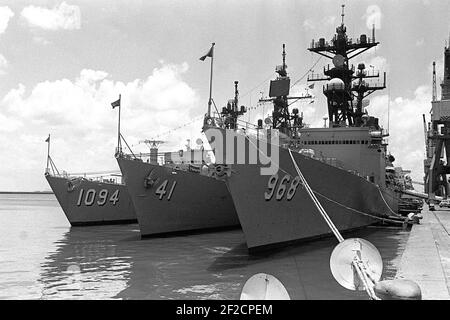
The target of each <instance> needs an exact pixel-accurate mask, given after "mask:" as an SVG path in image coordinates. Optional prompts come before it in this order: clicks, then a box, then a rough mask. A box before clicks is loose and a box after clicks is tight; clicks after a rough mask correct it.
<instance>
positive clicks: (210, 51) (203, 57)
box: [200, 44, 214, 61]
mask: <svg viewBox="0 0 450 320" xmlns="http://www.w3.org/2000/svg"><path fill="white" fill-rule="evenodd" d="M213 51H214V44H213V45H212V46H211V48H210V49H209V51H208V53H207V54H205V55H204V56H202V57H201V58H200V60H202V61H205V59H206V58H207V57H211V58H212V56H213Z"/></svg>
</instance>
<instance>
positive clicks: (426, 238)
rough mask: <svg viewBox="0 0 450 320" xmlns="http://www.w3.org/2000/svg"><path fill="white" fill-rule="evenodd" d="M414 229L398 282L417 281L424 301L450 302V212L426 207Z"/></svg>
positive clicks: (437, 207) (402, 261) (407, 245)
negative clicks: (400, 280) (402, 280)
mask: <svg viewBox="0 0 450 320" xmlns="http://www.w3.org/2000/svg"><path fill="white" fill-rule="evenodd" d="M422 215H423V219H422V220H421V223H420V224H416V225H413V227H412V230H411V233H410V235H409V239H408V242H407V244H406V248H405V251H404V252H403V256H402V259H401V263H400V267H399V270H398V272H397V276H396V278H405V279H410V280H413V281H415V282H416V283H417V284H418V285H419V286H420V288H421V290H422V299H423V300H450V234H449V231H450V209H444V208H440V207H439V206H436V211H434V212H433V211H429V210H428V206H427V205H425V206H424V208H423V211H422Z"/></svg>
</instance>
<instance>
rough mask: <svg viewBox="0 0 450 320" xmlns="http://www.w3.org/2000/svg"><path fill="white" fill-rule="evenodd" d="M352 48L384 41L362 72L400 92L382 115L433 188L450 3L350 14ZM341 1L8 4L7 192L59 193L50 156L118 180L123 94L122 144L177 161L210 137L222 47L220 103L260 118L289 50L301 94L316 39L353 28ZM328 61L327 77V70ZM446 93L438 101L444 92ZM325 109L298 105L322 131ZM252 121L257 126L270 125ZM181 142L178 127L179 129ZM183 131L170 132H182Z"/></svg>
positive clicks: (374, 103)
mask: <svg viewBox="0 0 450 320" xmlns="http://www.w3.org/2000/svg"><path fill="white" fill-rule="evenodd" d="M341 2H342V3H345V4H346V16H345V23H346V25H347V32H348V34H349V36H350V37H354V38H356V37H358V36H359V35H360V34H362V33H366V34H370V33H371V27H372V24H373V23H374V24H375V25H376V37H377V40H378V41H380V42H381V45H379V46H378V47H377V48H376V49H372V50H371V51H369V52H367V53H365V54H363V55H361V56H360V57H359V58H360V59H356V60H355V61H354V63H358V62H360V61H364V62H365V63H366V64H367V65H373V66H374V67H376V68H379V69H381V70H385V71H387V79H388V88H389V89H386V90H384V91H381V92H378V93H376V94H374V95H373V96H372V99H371V103H370V106H369V107H368V110H369V113H371V114H372V115H375V116H379V117H380V118H381V122H382V124H383V125H384V127H385V128H387V126H388V121H387V114H388V113H387V110H388V105H389V107H390V123H389V129H390V133H391V137H390V138H389V143H390V146H389V149H390V151H391V152H392V153H393V155H394V156H395V157H396V159H397V161H396V165H401V166H403V167H404V168H409V169H412V170H413V174H412V175H413V178H414V179H415V180H421V179H422V176H423V173H422V172H423V167H422V161H423V155H424V137H423V127H422V118H421V115H422V113H426V114H427V115H428V112H429V110H430V99H431V64H432V62H433V61H436V62H437V67H438V81H439V78H441V77H442V63H443V58H442V57H443V48H444V45H445V41H446V40H447V41H448V38H449V31H450V0H444V1H431V0H428V1H425V0H401V1H398V0H397V1H393V0H389V1H355V0H353V1H350V0H347V1H341ZM340 4H341V3H340V2H337V1H334V0H333V1H331V0H329V1H325V0H317V1H303V0H277V1H256V0H246V1H242V0H240V1H238V0H227V1H223V0H220V1H219V0H217V1H214V0H195V1H194V0H161V1H160V0H152V1H144V0H142V1H140V0H134V1H133V0H127V1H121V0H96V1H76V0H66V1H60V0H51V1H45V0H35V1H32V0H27V1H24V0H11V1H8V0H6V1H5V0H0V145H1V151H0V162H1V166H0V191H11V190H24V191H33V190H46V189H48V186H47V183H46V181H45V179H44V175H43V173H44V169H45V162H46V152H47V145H46V143H45V142H44V140H45V139H46V137H47V135H48V134H49V133H51V134H52V138H51V141H52V144H51V148H52V150H51V155H52V157H53V160H54V161H55V163H56V165H57V166H58V168H59V169H60V170H66V171H68V172H83V171H89V172H90V171H104V170H109V169H116V168H117V165H116V163H115V159H114V157H113V154H114V147H115V144H116V132H117V131H116V130H117V129H116V126H117V115H118V114H117V109H115V110H112V108H111V106H110V103H111V102H112V101H114V100H116V99H117V98H118V95H119V93H120V94H122V133H123V134H124V136H125V137H126V138H127V140H128V142H129V144H131V145H132V146H133V148H134V149H135V151H142V152H145V151H146V150H147V149H146V147H145V145H143V144H139V141H140V140H143V139H146V138H152V137H158V138H160V139H163V140H166V141H167V143H166V145H165V147H166V148H167V149H179V148H181V147H183V145H184V144H185V142H186V140H185V139H187V138H191V139H193V141H195V139H196V138H198V137H201V135H200V126H201V116H202V114H204V112H205V110H206V106H207V100H208V92H209V87H208V81H209V60H206V61H205V62H202V61H200V60H199V57H200V56H202V55H203V54H205V53H206V52H207V50H208V49H209V47H210V45H211V42H215V43H216V51H215V59H214V85H213V98H214V100H215V101H216V104H217V105H218V107H219V108H220V107H222V106H223V105H224V104H225V103H226V101H227V99H230V98H232V97H233V90H234V88H233V81H234V80H239V88H240V93H241V104H244V105H246V106H247V107H250V106H251V107H255V106H256V104H257V100H258V98H259V97H260V96H261V92H264V93H265V94H267V92H268V80H269V79H271V78H273V77H274V76H275V74H274V67H275V65H277V64H280V63H281V46H282V44H283V43H285V44H286V48H287V64H288V71H289V73H290V76H291V79H292V80H291V81H292V82H295V81H298V85H296V87H295V88H294V89H293V90H294V93H301V92H304V90H305V87H306V85H307V84H306V81H305V79H304V78H302V76H303V75H304V74H305V73H307V71H308V70H309V69H310V68H311V67H312V65H313V64H314V63H316V61H317V59H318V57H319V56H317V55H313V54H311V53H310V52H309V51H307V50H306V49H307V48H308V46H309V44H310V43H311V40H312V39H318V38H320V37H324V38H326V39H330V38H331V37H332V36H333V34H334V30H335V27H336V26H337V25H338V24H339V23H340V10H341V7H340ZM328 63H329V61H328V60H327V59H321V60H319V61H318V63H317V64H316V66H315V67H314V71H315V72H320V70H321V69H322V68H323V66H325V65H326V64H328ZM438 92H439V91H438ZM313 94H314V95H316V96H317V98H316V100H315V103H313V104H308V103H307V102H302V103H300V104H298V106H297V107H298V108H300V109H301V110H302V111H303V112H304V114H305V118H306V119H305V121H306V122H307V123H310V124H312V125H321V124H322V122H323V121H322V120H321V119H322V117H323V116H324V115H325V113H326V106H325V104H324V102H325V101H324V100H323V98H322V97H321V86H316V87H315V89H314V90H313ZM267 110H268V106H266V107H265V108H264V109H263V108H261V107H260V108H258V109H255V110H252V111H251V112H250V114H249V115H246V116H245V117H247V119H250V120H253V119H256V118H258V117H261V116H262V114H263V113H265V114H267V112H268V111H267ZM178 127H181V128H179V129H177V130H172V128H178ZM169 131H170V132H169Z"/></svg>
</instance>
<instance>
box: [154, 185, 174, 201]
mask: <svg viewBox="0 0 450 320" xmlns="http://www.w3.org/2000/svg"><path fill="white" fill-rule="evenodd" d="M168 183H169V181H168V180H164V181H163V183H161V185H160V186H159V187H158V188H157V189H156V191H155V194H156V195H158V196H159V200H162V199H163V198H164V195H165V194H166V193H167V191H166V188H167V184H168ZM176 184H177V182H176V181H174V182H173V183H172V187H171V188H170V190H169V194H168V195H167V200H168V201H169V200H170V198H171V197H172V194H173V190H174V189H175V186H176Z"/></svg>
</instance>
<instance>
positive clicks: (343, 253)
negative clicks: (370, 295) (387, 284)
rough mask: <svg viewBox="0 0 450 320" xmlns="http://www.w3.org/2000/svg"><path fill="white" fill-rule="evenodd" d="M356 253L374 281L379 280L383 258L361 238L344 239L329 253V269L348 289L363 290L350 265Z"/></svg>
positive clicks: (371, 245)
mask: <svg viewBox="0 0 450 320" xmlns="http://www.w3.org/2000/svg"><path fill="white" fill-rule="evenodd" d="M358 255H359V258H360V259H361V260H362V261H363V262H364V263H365V264H366V266H367V267H368V269H369V270H368V271H370V273H371V276H372V278H373V279H374V280H375V281H378V280H380V278H381V274H382V272H383V260H382V259H381V255H380V252H379V251H378V249H377V248H376V247H375V246H374V245H373V244H371V243H370V242H369V241H367V240H364V239H361V238H349V239H346V240H344V241H343V242H341V243H339V244H338V245H337V246H336V247H335V248H334V250H333V252H332V253H331V257H330V269H331V273H332V274H333V277H334V279H335V280H336V281H337V282H338V283H339V284H340V285H341V286H343V287H344V288H347V289H349V290H364V285H363V283H362V282H361V281H360V279H359V277H358V275H357V273H355V272H354V270H353V267H352V261H354V259H355V256H358Z"/></svg>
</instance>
